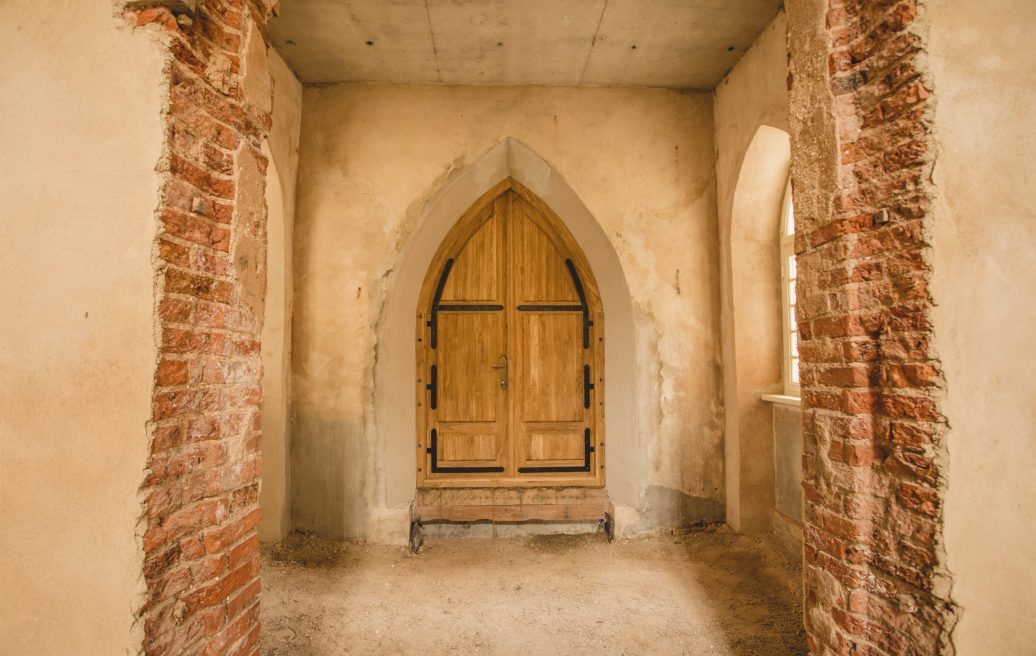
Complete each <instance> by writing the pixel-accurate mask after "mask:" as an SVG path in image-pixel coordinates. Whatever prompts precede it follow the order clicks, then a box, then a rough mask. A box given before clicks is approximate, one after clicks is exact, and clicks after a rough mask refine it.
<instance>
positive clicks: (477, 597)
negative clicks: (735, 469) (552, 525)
mask: <svg viewBox="0 0 1036 656" xmlns="http://www.w3.org/2000/svg"><path fill="white" fill-rule="evenodd" d="M262 565H263V572H262V577H263V596H262V621H263V636H262V653H263V654H264V655H266V656H289V655H291V656H303V655H304V656H331V655H334V656H339V655H345V654H350V655H360V654H408V655H409V654H421V655H425V656H429V655H430V656H438V655H439V654H457V655H467V654H494V655H509V654H516V655H517V654H522V655H539V654H549V655H551V656H569V655H577V654H594V655H595V656H600V655H601V654H629V655H634V654H637V655H639V654H693V655H707V654H717V655H719V654H722V655H732V656H767V655H774V656H792V655H795V654H805V637H804V633H803V630H802V628H801V624H802V622H801V614H802V612H801V605H800V599H799V594H798V589H799V585H800V573H799V571H798V570H797V569H796V566H795V564H794V563H790V562H788V561H787V560H786V559H783V558H781V557H780V556H778V555H777V553H775V552H774V551H772V550H771V549H770V548H768V547H767V546H766V545H764V544H762V543H759V542H757V541H754V540H751V539H748V538H745V537H741V536H736V535H734V534H733V533H731V532H730V531H729V530H726V529H720V530H716V531H710V532H702V533H690V534H685V535H675V536H663V537H652V538H645V539H637V540H630V541H617V542H614V543H612V544H609V543H608V542H607V541H606V540H605V539H604V537H603V535H597V536H590V535H584V536H566V535H550V536H530V537H523V538H497V539H445V538H429V539H426V541H425V544H424V546H423V547H422V548H421V552H420V553H419V554H416V555H414V554H411V553H409V552H408V551H407V550H405V549H403V548H395V547H381V546H370V545H362V544H353V543H340V542H328V541H324V540H320V539H317V538H314V537H312V536H305V535H292V536H290V537H289V538H288V539H287V540H285V541H284V542H282V543H280V544H279V545H277V546H276V547H273V548H269V549H265V550H264V553H263V563H262Z"/></svg>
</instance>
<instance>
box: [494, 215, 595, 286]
mask: <svg viewBox="0 0 1036 656" xmlns="http://www.w3.org/2000/svg"><path fill="white" fill-rule="evenodd" d="M512 207H513V208H514V220H513V221H512V223H513V228H512V230H513V232H512V234H513V243H514V246H513V247H512V248H511V250H510V253H509V255H510V256H511V258H512V266H511V271H512V272H513V274H514V276H515V282H514V287H515V292H516V301H517V302H518V303H519V304H530V303H532V304H535V303H564V302H569V303H572V302H575V303H578V302H579V296H578V294H576V291H575V288H574V287H573V286H572V278H571V276H570V275H569V273H568V269H567V268H566V267H565V259H564V258H563V257H562V256H561V254H560V253H559V252H558V249H557V247H556V246H555V245H554V242H553V240H552V239H551V238H550V237H549V236H547V234H546V232H544V230H543V229H542V228H541V227H540V226H539V225H538V223H537V221H536V220H535V219H534V218H533V216H534V215H535V211H534V210H533V208H532V207H530V206H529V204H528V203H526V202H525V201H523V200H521V199H520V198H516V199H515V200H514V204H513V206H512Z"/></svg>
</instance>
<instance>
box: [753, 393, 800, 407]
mask: <svg viewBox="0 0 1036 656" xmlns="http://www.w3.org/2000/svg"><path fill="white" fill-rule="evenodd" d="M759 398H760V400H762V401H765V402H766V403H775V404H777V405H790V406H794V407H796V408H798V407H801V406H802V397H800V396H791V395H790V394H763V395H762V396H761V397H759Z"/></svg>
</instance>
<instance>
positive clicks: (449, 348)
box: [436, 311, 505, 422]
mask: <svg viewBox="0 0 1036 656" xmlns="http://www.w3.org/2000/svg"><path fill="white" fill-rule="evenodd" d="M436 350H437V351H438V353H437V354H436V355H437V356H438V357H437V359H438V378H439V385H440V387H439V393H438V399H437V401H438V404H437V405H438V407H437V408H436V413H437V417H436V419H437V420H438V421H440V422H456V421H464V422H476V421H477V422H494V421H497V420H499V419H501V418H502V414H503V408H502V407H501V406H502V402H503V398H502V392H503V390H502V389H501V388H500V374H499V372H498V370H496V369H494V368H492V365H495V364H497V363H498V361H499V359H500V355H501V354H503V353H505V347H504V313H503V312H502V311H486V312H462V311H461V312H440V313H439V345H438V348H437V349H436Z"/></svg>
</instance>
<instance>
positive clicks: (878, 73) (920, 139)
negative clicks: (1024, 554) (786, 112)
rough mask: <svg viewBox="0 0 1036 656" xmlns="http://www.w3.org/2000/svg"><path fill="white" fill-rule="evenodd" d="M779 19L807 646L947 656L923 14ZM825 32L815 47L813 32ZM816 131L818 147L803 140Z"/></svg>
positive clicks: (886, 1) (951, 612)
mask: <svg viewBox="0 0 1036 656" xmlns="http://www.w3.org/2000/svg"><path fill="white" fill-rule="evenodd" d="M788 5H789V19H790V22H789V25H790V44H791V56H792V73H793V76H792V78H791V79H792V105H793V109H792V113H793V117H794V116H796V114H797V115H798V116H799V118H800V120H798V121H796V120H794V119H793V121H792V124H793V132H795V131H796V127H797V128H798V132H796V134H794V135H793V138H794V140H795V141H796V142H798V143H800V144H804V145H800V146H799V147H798V148H799V152H798V153H797V154H796V157H795V160H796V161H795V164H794V165H793V166H794V168H793V177H794V186H795V194H796V204H797V209H798V213H799V215H800V219H799V226H800V228H801V229H800V231H799V234H798V235H797V236H796V250H797V251H798V258H799V268H800V277H799V290H798V294H799V299H800V302H799V317H798V322H799V329H800V331H801V333H800V334H801V335H802V344H801V356H802V370H801V376H802V395H803V439H804V456H803V478H804V482H803V488H804V493H805V515H804V537H805V591H806V599H805V603H806V617H805V620H806V628H807V632H808V636H809V638H808V639H809V647H810V651H811V653H814V654H830V653H835V654H874V655H876V654H887V655H892V654H897V655H898V654H917V655H922V654H923V655H932V654H949V653H952V647H951V646H950V645H949V643H948V634H949V631H950V630H951V629H952V625H953V623H954V621H955V619H954V618H955V616H956V610H955V608H954V606H953V604H952V602H951V601H950V599H949V591H948V582H949V577H948V574H947V572H946V571H945V567H944V566H943V558H942V551H941V545H940V541H941V526H942V506H941V500H942V496H943V489H944V485H945V470H946V463H945V458H944V454H943V451H942V445H941V439H942V435H943V433H944V429H945V427H946V422H945V419H944V417H943V415H942V414H941V413H940V409H939V401H940V394H941V388H942V385H943V380H942V378H941V375H940V370H939V363H938V362H937V361H936V360H935V359H934V358H933V352H932V347H931V341H932V339H931V338H932V334H931V322H930V312H931V308H932V304H931V299H930V297H929V293H928V280H929V275H930V270H929V266H928V258H927V253H926V249H927V246H928V244H927V243H926V235H927V232H928V231H927V223H928V222H929V221H930V218H931V206H932V197H931V193H930V188H929V181H928V178H929V175H930V172H931V167H932V154H933V141H932V135H931V133H930V126H929V119H930V113H931V111H932V106H931V104H932V103H931V101H932V95H931V87H930V84H929V82H928V80H927V79H926V77H925V75H924V73H923V55H924V31H923V27H924V25H923V22H922V21H923V18H922V17H921V16H920V15H919V13H918V11H919V8H918V6H917V2H916V1H915V0H897V1H893V0H820V1H819V2H814V1H812V0H789V3H788ZM818 8H819V9H818ZM818 10H819V11H820V12H826V16H823V17H820V18H819V20H817V21H816V22H811V21H810V19H811V13H812V14H813V17H816V14H817V12H818ZM821 21H823V23H824V24H823V26H822V27H819V24H820V23H821ZM818 27H819V29H821V30H822V34H821V38H820V40H817V37H816V36H815V35H814V36H812V37H811V36H809V35H808V34H806V33H805V31H807V30H813V31H814V32H815V31H816V30H817V29H818ZM796 31H798V32H796ZM811 43H812V44H813V46H812V49H811V45H810V44H811ZM817 58H822V59H821V61H818V60H817ZM810 59H812V60H813V63H812V64H811V63H810V61H809V60H810ZM810 70H813V71H820V72H819V76H821V77H823V78H824V84H826V85H827V87H826V89H823V87H820V88H821V89H823V94H822V95H821V93H819V92H818V91H817V89H818V87H817V85H819V82H818V81H817V80H809V79H807V78H805V77H803V76H804V75H805V74H806V73H807V72H808V71H810ZM811 86H812V88H807V87H811ZM796 104H797V106H796ZM818 104H820V105H823V106H822V107H818V106H817V105H818ZM818 110H819V111H820V112H823V113H818ZM823 126H826V128H827V129H830V130H831V131H833V132H834V134H833V135H830V140H829V142H828V143H830V144H833V145H832V147H830V148H827V149H826V151H825V149H824V148H821V147H817V144H822V143H824V142H825V138H824V137H822V136H819V137H818V136H817V135H816V134H807V131H808V130H817V129H822V128H823ZM831 128H833V129H831ZM807 149H812V152H804V151H805V150H807ZM825 187H829V188H825ZM800 197H802V202H801V203H800V202H799V199H800Z"/></svg>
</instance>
